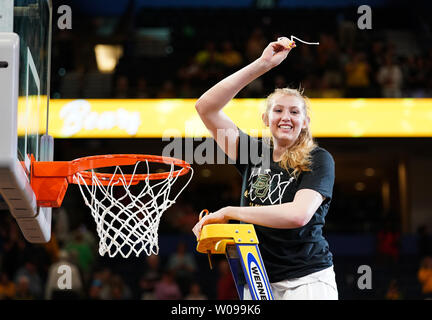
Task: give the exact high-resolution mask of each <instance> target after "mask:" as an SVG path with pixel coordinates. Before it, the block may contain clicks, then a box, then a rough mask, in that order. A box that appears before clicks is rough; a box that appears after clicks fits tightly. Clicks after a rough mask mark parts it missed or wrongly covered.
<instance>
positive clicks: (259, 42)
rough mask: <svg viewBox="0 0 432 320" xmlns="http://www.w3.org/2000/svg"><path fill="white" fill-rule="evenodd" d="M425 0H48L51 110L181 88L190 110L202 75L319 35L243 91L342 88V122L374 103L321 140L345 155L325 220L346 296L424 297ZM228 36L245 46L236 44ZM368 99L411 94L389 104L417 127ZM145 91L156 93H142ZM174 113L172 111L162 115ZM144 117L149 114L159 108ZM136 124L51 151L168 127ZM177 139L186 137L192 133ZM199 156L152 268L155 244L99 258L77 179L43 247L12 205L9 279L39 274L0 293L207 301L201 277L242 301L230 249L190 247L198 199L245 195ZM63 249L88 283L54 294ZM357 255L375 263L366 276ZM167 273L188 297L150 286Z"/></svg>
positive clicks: (427, 247)
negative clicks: (67, 25)
mask: <svg viewBox="0 0 432 320" xmlns="http://www.w3.org/2000/svg"><path fill="white" fill-rule="evenodd" d="M363 4H368V5H369V6H370V8H371V9H372V29H365V30H361V29H359V28H358V25H357V21H358V19H359V17H360V16H361V14H359V13H357V9H358V7H359V6H360V5H363ZM61 5H67V6H69V7H70V8H71V12H72V28H71V29H60V28H59V27H58V26H57V24H56V22H57V19H59V18H60V17H61V16H62V14H61V13H58V12H57V9H58V8H59V7H60V6H61ZM425 8H426V6H425V5H421V6H420V5H416V4H414V3H411V4H410V5H409V6H408V5H406V4H401V3H398V2H393V1H384V0H382V1H362V2H361V3H360V2H359V1H331V4H330V3H328V2H327V1H318V0H316V1H308V2H307V4H305V3H304V2H303V1H288V0H287V1H284V0H280V1H277V0H274V1H272V0H268V1H259V0H257V1H252V0H241V1H223V0H218V1H193V0H189V1H186V0H182V1H180V0H178V1H169V0H160V1H145V0H135V1H133V0H131V1H119V0H117V1H114V0H111V1H108V0H105V1H96V0H93V1H85V0H76V1H72V0H59V1H54V2H53V30H52V31H53V42H52V68H51V73H52V75H51V99H52V100H51V105H52V108H53V110H56V108H57V106H58V108H60V107H61V106H62V103H64V101H63V99H68V100H67V101H69V100H74V99H87V100H88V101H91V102H92V103H96V102H97V101H99V99H108V100H103V101H102V103H101V104H100V105H101V106H102V107H100V106H99V108H100V109H98V110H99V112H102V110H103V106H104V105H105V104H106V106H107V108H108V106H109V108H111V107H115V106H122V105H126V104H127V103H131V102H133V106H134V108H140V103H141V102H142V103H143V108H144V107H145V106H147V105H149V106H151V104H152V103H153V102H154V103H156V102H158V103H167V104H169V103H174V102H175V101H177V102H178V100H172V99H184V100H181V101H180V102H181V103H182V104H181V106H184V108H185V109H184V111H182V109H181V108H180V109H179V110H178V111H177V112H178V113H179V114H181V113H182V112H189V111H188V110H190V108H193V103H194V99H196V98H198V97H199V96H200V94H202V93H203V92H204V91H205V90H206V89H207V88H209V87H210V86H211V85H212V84H214V83H216V81H217V80H219V79H221V78H223V77H224V76H226V75H228V74H230V73H231V72H232V71H233V70H236V69H238V68H240V67H242V66H244V65H245V64H246V63H248V62H249V61H251V60H252V59H254V58H256V54H257V52H260V50H261V51H262V48H263V45H266V44H267V43H268V42H269V41H273V40H274V39H276V38H277V37H278V36H281V35H287V36H289V35H295V36H297V37H300V38H302V39H305V40H308V41H320V46H319V47H307V46H302V45H298V47H297V48H296V49H295V50H293V51H292V52H291V53H290V54H289V57H288V58H287V60H286V61H285V62H284V63H283V64H282V65H281V66H279V67H278V68H275V69H274V70H272V71H271V72H269V73H268V74H266V75H265V76H263V77H262V81H257V82H256V83H254V85H251V86H249V87H248V88H246V89H244V90H243V91H242V92H241V93H240V94H239V96H238V97H239V98H254V99H261V98H265V97H266V95H268V94H269V93H270V92H271V91H272V90H273V89H274V88H275V87H282V86H292V87H295V88H297V87H299V86H301V87H303V88H304V89H305V94H306V95H307V96H309V97H310V98H312V99H313V100H312V108H314V102H315V101H316V102H317V104H319V103H321V102H322V101H321V100H320V99H322V98H325V99H340V98H342V99H355V100H346V106H345V104H344V103H343V101H342V103H340V104H338V108H340V109H337V110H335V111H332V112H333V113H332V119H331V121H333V122H334V123H335V124H337V123H339V122H341V123H344V122H346V121H347V120H346V119H345V118H344V115H348V116H354V117H355V114H354V113H352V112H353V111H352V110H353V109H352V108H351V107H350V106H351V105H352V103H356V101H357V103H358V101H362V102H361V103H364V104H365V106H366V107H367V108H368V109H367V110H368V112H369V113H368V114H367V115H363V116H366V117H369V118H370V120H371V121H372V120H373V121H375V122H374V126H377V127H378V128H376V127H372V128H366V129H364V128H354V129H358V130H354V129H353V130H352V131H349V130H347V131H345V132H343V133H336V132H331V131H330V132H324V133H320V134H319V136H318V137H317V138H316V140H317V142H318V144H319V145H320V146H322V147H324V148H326V149H327V150H328V151H330V153H331V154H332V155H333V156H334V158H335V162H336V181H335V187H334V198H333V201H332V205H331V207H330V211H329V213H328V216H327V221H326V227H325V233H326V237H327V239H328V241H329V244H330V249H331V251H332V253H333V255H334V265H335V272H336V276H337V282H338V286H339V288H338V289H339V294H340V299H343V300H348V299H367V300H374V299H424V298H426V297H427V295H425V293H424V292H422V285H421V283H420V281H419V279H418V271H419V268H420V265H421V263H422V261H424V259H425V257H427V256H430V255H431V254H432V252H431V247H432V240H431V235H430V231H428V230H430V229H431V228H432V219H431V214H432V212H431V211H432V209H431V205H430V198H431V191H430V181H432V171H431V170H430V166H431V164H432V148H431V146H432V144H431V142H432V139H431V137H432V129H431V128H429V129H427V128H426V130H423V129H422V130H420V129H419V128H420V125H423V123H421V124H420V122H421V119H420V120H418V121H419V127H416V123H415V122H414V123H413V122H409V121H410V120H409V119H410V118H409V117H414V118H415V117H416V112H417V111H418V110H423V111H424V110H426V111H424V112H425V113H424V116H425V118H424V119H423V120H425V121H426V125H427V123H429V124H430V123H431V110H432V103H431V101H432V100H428V99H431V98H432V81H431V79H432V47H431V45H430V43H431V40H432V31H431V27H432V23H431V22H432V19H431V14H430V10H425ZM99 45H104V47H100V46H99ZM97 46H99V47H97ZM229 46H231V47H232V50H234V51H235V52H236V53H234V54H233V53H232V52H230V53H229V54H228V53H227V52H228V51H227V50H228V49H227V48H228V47H229ZM96 48H99V49H96ZM101 48H102V49H101ZM98 50H102V51H103V50H105V51H103V53H106V55H108V57H110V58H112V59H113V61H114V64H113V65H111V66H110V65H109V63H108V66H103V65H102V63H103V62H104V61H103V59H102V58H101V57H100V54H101V53H100V52H101V51H98ZM223 50H225V51H223ZM103 53H102V54H103ZM224 53H225V54H226V55H225V56H224V55H223V54H224ZM218 57H219V58H218ZM221 57H222V58H221ZM223 57H225V60H224V58H223ZM233 57H234V58H233ZM101 59H102V60H101ZM386 61H390V62H388V63H390V64H392V65H393V66H395V67H396V68H397V69H399V72H400V74H401V77H402V78H401V79H400V81H399V80H397V81H396V80H395V81H396V82H397V83H396V85H395V88H394V90H390V91H389V90H386V86H385V83H384V82H382V81H380V80H379V76H378V75H379V73H380V71H382V68H384V67H385V66H386V63H387V62H386ZM108 62H109V61H108ZM352 70H355V72H357V73H355V74H354V71H352ZM370 98H376V99H384V98H388V99H395V98H397V99H401V100H386V101H387V102H386V103H388V104H389V107H390V108H392V105H394V108H395V113H398V112H404V114H403V116H406V117H407V118H406V121H408V126H409V129H408V130H405V131H404V130H401V131H399V132H395V131H391V130H388V131H386V132H385V133H384V134H382V133H380V134H376V133H375V132H377V131H379V130H378V129H379V127H380V126H382V127H385V126H387V125H388V123H389V122H391V121H392V120H393V119H392V118H388V117H387V116H383V113H382V112H381V110H380V107H381V106H383V105H384V100H382V102H383V104H381V102H380V101H381V100H369V99H370ZM131 99H135V100H131ZM140 99H151V100H150V102H149V101H148V100H145V101H146V103H144V100H140ZM155 99H160V100H155ZM315 99H316V100H315ZM152 101H153V102H152ZM335 101H336V100H335ZM337 101H340V100H337ZM177 102H176V103H177ZM401 103H402V104H403V103H405V104H403V106H405V105H409V110H408V109H404V108H403V107H400V104H401ZM137 106H138V107H137ZM387 107H388V105H386V108H387ZM320 108H324V107H322V106H320ZM344 108H346V109H344ZM354 109H355V108H354ZM134 110H135V109H134ZM350 110H351V111H350ZM401 110H402V111H401ZM320 111H321V112H325V109H320ZM422 115H423V114H422ZM176 116H177V115H176V113H170V114H169V116H168V122H167V126H169V124H170V121H175V117H176ZM257 116H258V119H259V115H257ZM395 117H396V118H397V119H399V118H398V115H395ZM427 117H429V118H427ZM402 120H403V119H402ZM147 121H148V126H150V125H151V122H152V119H151V118H149V119H147ZM253 121H256V119H255V120H253ZM313 121H318V120H314V119H313ZM329 121H330V120H329ZM398 121H399V120H398ZM427 121H429V122H427ZM141 126H143V127H144V129H143V130H144V131H143V133H142V135H140V136H139V137H137V136H136V135H135V134H133V133H132V134H129V136H128V135H127V134H124V133H121V134H120V133H118V132H113V131H109V130H107V131H106V133H105V134H106V136H104V134H102V135H101V134H100V132H97V133H95V135H96V137H95V136H92V132H84V133H83V136H79V134H78V135H75V136H74V135H71V136H70V137H67V138H66V137H61V133H59V134H58V135H57V136H55V159H56V160H71V159H75V158H77V157H83V156H87V155H94V154H107V153H145V154H161V153H162V150H163V148H164V146H166V145H167V143H169V141H162V139H161V136H157V134H156V135H154V134H150V133H147V131H145V128H146V126H147V123H142V124H141ZM53 128H54V129H53V130H55V124H53ZM249 129H250V128H249ZM363 129H364V130H363ZM374 129H377V130H375V131H374ZM417 129H419V130H417ZM93 133H94V132H93ZM160 133H162V130H161V131H160ZM116 135H118V137H117V136H116ZM182 139H183V140H184V142H185V143H186V140H188V139H189V141H190V140H192V139H193V137H188V136H187V135H186V136H183V137H182ZM192 143H193V144H194V145H197V144H199V143H200V141H198V140H196V139H195V140H194V141H192ZM193 167H194V170H195V175H194V178H193V180H192V182H191V184H190V185H189V186H188V187H187V189H186V190H185V192H183V194H182V195H181V197H180V198H179V199H178V201H177V203H176V204H175V205H174V206H173V207H171V208H170V209H169V210H168V211H167V212H166V213H165V214H164V216H163V218H162V221H161V225H160V230H159V234H160V238H159V247H160V253H159V256H158V260H159V261H158V262H156V263H159V267H158V268H156V269H152V268H151V267H150V265H152V264H154V263H155V262H154V261H153V260H152V261H149V260H148V259H147V257H145V256H143V257H140V258H133V257H132V258H129V259H128V260H125V259H123V258H106V257H100V256H99V254H98V252H97V238H96V234H95V225H94V221H93V220H92V217H91V215H90V212H89V211H88V209H87V207H85V205H84V203H83V201H82V199H81V195H80V194H79V190H78V188H77V187H76V186H70V187H69V189H68V192H67V195H66V197H65V200H64V203H63V206H62V208H60V209H56V210H54V212H53V237H52V240H51V242H50V243H49V244H47V245H33V244H29V243H27V242H26V241H25V240H24V239H23V237H22V235H21V233H20V231H19V228H18V227H17V225H16V223H15V221H14V220H13V218H12V217H11V216H10V215H8V214H7V211H6V210H5V208H3V211H4V213H5V214H2V215H0V219H1V225H2V228H1V235H0V271H1V274H2V279H1V280H0V281H1V282H2V283H7V281H8V279H9V281H12V282H14V281H16V280H17V275H19V274H26V275H28V278H29V280H30V286H29V291H28V292H27V294H23V295H19V294H18V283H17V284H16V287H17V291H16V294H15V295H13V296H10V297H8V296H5V295H3V296H0V298H5V299H6V298H10V299H21V298H23V299H24V298H25V299H48V298H51V299H52V298H79V299H124V300H128V299H170V298H176V299H186V298H188V297H189V298H191V297H192V298H195V299H197V298H199V297H200V295H199V294H198V293H197V292H196V291H197V290H199V291H200V292H201V295H202V297H203V298H207V299H235V298H236V293H235V288H234V286H233V284H232V282H230V277H231V274H230V273H229V272H228V273H227V270H226V264H225V263H224V262H225V260H224V258H223V257H214V259H215V261H214V264H215V268H214V270H210V269H209V266H208V261H207V256H205V255H202V254H199V253H197V252H196V251H195V246H196V240H195V238H194V236H193V234H192V232H191V228H192V226H193V225H194V223H195V222H196V221H197V217H198V213H199V212H200V211H201V210H202V209H203V208H207V209H209V210H210V211H211V210H217V209H219V208H220V207H222V206H226V205H238V203H239V193H240V176H239V175H238V173H237V172H236V170H235V168H234V167H233V166H230V165H197V164H194V165H193ZM184 248H185V249H184ZM181 250H185V251H186V254H187V255H189V258H188V259H187V260H188V261H192V262H190V266H189V267H185V266H176V265H175V263H174V261H175V259H173V257H174V256H175V254H176V252H180V251H181ZM60 252H62V253H63V252H67V253H68V255H69V258H70V259H72V262H73V263H74V264H75V265H76V266H77V267H78V268H79V272H80V276H81V279H82V284H83V287H82V289H81V290H78V291H76V292H73V293H70V294H68V296H67V297H66V296H54V297H53V296H52V290H51V289H50V288H49V286H48V285H47V279H48V273H49V270H50V266H51V265H53V264H54V263H55V262H56V261H57V260H58V259H59V257H60V256H61V254H60ZM361 266H369V267H370V268H371V270H372V286H371V287H370V288H363V289H362V288H361V286H360V287H359V279H360V277H361V276H362V274H363V273H362V272H361V270H362V269H361V268H360V270H359V267H361ZM170 275H171V276H170ZM170 277H172V280H173V281H174V282H176V283H177V284H178V286H179V288H180V293H181V294H180V296H175V297H170V296H165V297H156V296H155V295H154V292H153V288H154V285H155V284H156V283H157V282H159V281H161V280H160V279H163V280H162V281H168V282H169V281H170V280H169V278H170ZM191 285H193V286H191ZM191 294H193V295H191ZM429 294H430V293H429Z"/></svg>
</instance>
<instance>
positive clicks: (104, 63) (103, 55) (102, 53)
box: [94, 44, 123, 73]
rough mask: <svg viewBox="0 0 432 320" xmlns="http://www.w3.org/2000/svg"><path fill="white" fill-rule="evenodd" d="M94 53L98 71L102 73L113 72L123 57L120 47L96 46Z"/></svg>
mask: <svg viewBox="0 0 432 320" xmlns="http://www.w3.org/2000/svg"><path fill="white" fill-rule="evenodd" d="M94 51H95V56H96V63H97V67H98V70H99V71H100V72H102V73H111V72H113V71H114V69H115V67H116V65H117V63H118V61H119V59H120V58H121V56H122V55H123V47H122V46H120V45H107V44H97V45H96V46H95V47H94Z"/></svg>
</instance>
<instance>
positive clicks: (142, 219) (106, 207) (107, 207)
mask: <svg viewBox="0 0 432 320" xmlns="http://www.w3.org/2000/svg"><path fill="white" fill-rule="evenodd" d="M144 164H145V165H146V170H147V174H149V173H150V168H149V162H148V161H147V160H145V161H138V162H137V163H136V164H135V165H134V168H133V173H132V174H128V175H126V174H124V173H123V170H122V169H121V167H120V166H116V167H115V170H114V173H113V176H112V178H111V180H110V181H109V183H108V184H107V185H104V184H103V183H102V182H101V181H100V178H99V177H98V176H97V175H96V174H95V172H94V171H93V170H92V171H91V172H92V174H91V184H90V185H88V184H87V180H86V179H85V178H84V177H83V175H82V174H81V173H79V172H78V173H76V174H75V175H74V177H73V178H74V180H75V181H74V182H75V183H77V184H78V186H79V189H80V191H81V194H82V196H83V198H84V201H85V204H86V205H87V206H88V207H89V208H90V209H91V213H92V216H93V218H94V220H95V222H96V230H97V233H98V236H99V254H100V255H101V256H103V255H105V254H106V253H107V254H108V255H109V256H110V257H114V256H117V255H118V254H120V255H121V256H122V257H124V258H127V257H129V256H130V255H131V254H132V253H134V254H135V255H136V256H137V257H138V256H139V255H140V254H141V252H142V251H144V252H145V253H146V254H147V255H148V256H149V255H151V254H158V253H159V246H158V228H159V222H160V219H161V217H162V214H163V213H164V212H165V210H166V209H168V208H169V207H170V206H171V205H172V204H174V203H175V201H176V199H177V197H178V196H179V195H180V193H181V192H182V191H183V190H184V189H185V188H186V186H187V185H188V184H189V182H190V180H191V179H192V175H193V171H192V168H190V170H191V173H190V176H189V180H188V181H187V182H186V184H185V185H184V186H183V187H182V188H181V189H180V190H179V191H178V192H176V194H174V195H170V193H171V187H172V186H173V185H174V184H175V182H176V181H177V179H178V178H179V176H180V175H181V173H182V171H183V170H187V169H185V168H182V169H181V170H180V173H179V174H176V175H174V174H173V172H174V164H171V166H170V170H169V175H168V177H167V178H166V179H163V180H160V181H157V182H155V181H154V180H150V179H149V178H146V179H145V180H143V181H141V182H140V183H139V184H138V185H133V184H132V180H133V177H134V176H135V175H136V172H137V169H138V167H139V166H140V165H141V166H142V165H144ZM114 175H117V178H114ZM118 177H119V178H118ZM105 184H106V183H105ZM170 196H171V198H170Z"/></svg>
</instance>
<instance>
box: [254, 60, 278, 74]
mask: <svg viewBox="0 0 432 320" xmlns="http://www.w3.org/2000/svg"><path fill="white" fill-rule="evenodd" d="M253 63H254V64H256V65H257V67H258V69H259V70H260V71H261V72H262V74H264V73H266V72H267V71H270V70H271V69H273V68H274V67H275V66H274V65H272V63H271V62H269V61H267V60H265V59H263V58H262V57H260V58H258V59H256V60H255V61H254V62H253Z"/></svg>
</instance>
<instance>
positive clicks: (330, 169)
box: [298, 148, 335, 202]
mask: <svg viewBox="0 0 432 320" xmlns="http://www.w3.org/2000/svg"><path fill="white" fill-rule="evenodd" d="M311 169H312V170H311V171H306V172H304V174H303V177H302V180H301V182H300V184H299V188H298V190H301V189H312V190H315V191H317V192H319V193H320V194H321V195H322V196H323V197H325V198H326V200H325V202H329V201H330V200H331V198H332V195H333V185H334V179H335V162H334V159H333V157H332V155H331V154H330V153H329V152H328V151H326V150H324V149H322V148H317V149H315V150H314V151H312V168H311Z"/></svg>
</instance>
